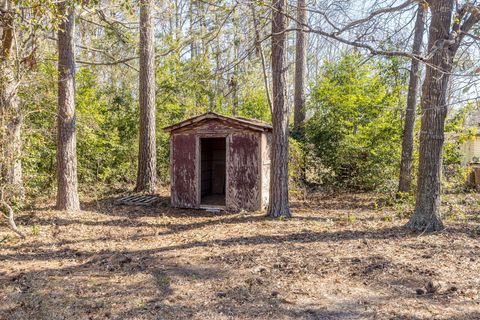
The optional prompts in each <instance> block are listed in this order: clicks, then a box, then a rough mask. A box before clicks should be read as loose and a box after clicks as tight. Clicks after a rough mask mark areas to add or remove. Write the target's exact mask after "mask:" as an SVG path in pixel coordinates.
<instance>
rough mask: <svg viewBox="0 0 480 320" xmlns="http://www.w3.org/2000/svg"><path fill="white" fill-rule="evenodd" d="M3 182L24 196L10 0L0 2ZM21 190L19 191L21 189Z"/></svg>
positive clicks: (0, 162)
mask: <svg viewBox="0 0 480 320" xmlns="http://www.w3.org/2000/svg"><path fill="white" fill-rule="evenodd" d="M0 31H1V35H2V36H1V39H0V184H4V185H6V186H8V189H11V190H16V191H17V192H15V193H18V194H20V195H23V186H22V163H21V136H20V130H21V126H22V115H21V112H20V103H19V99H18V93H17V91H18V84H19V79H18V78H19V75H18V73H16V72H15V70H16V66H18V64H19V61H17V60H16V58H18V57H16V55H15V54H13V53H12V51H13V49H14V45H15V41H14V37H15V8H14V7H13V4H12V3H11V1H3V2H2V3H1V4H0ZM18 191H20V192H18Z"/></svg>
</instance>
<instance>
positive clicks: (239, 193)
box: [226, 131, 261, 211]
mask: <svg viewBox="0 0 480 320" xmlns="http://www.w3.org/2000/svg"><path fill="white" fill-rule="evenodd" d="M227 148H228V151H227V152H228V157H227V160H228V161H227V197H226V202H227V208H228V209H230V210H239V209H244V210H249V211H255V210H259V209H260V207H261V200H260V196H261V193H260V178H259V177H260V176H259V174H260V168H259V158H258V157H259V150H260V134H258V133H250V132H248V131H244V132H238V133H232V134H231V135H229V137H228V143H227Z"/></svg>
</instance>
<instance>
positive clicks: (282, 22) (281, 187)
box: [268, 0, 291, 218]
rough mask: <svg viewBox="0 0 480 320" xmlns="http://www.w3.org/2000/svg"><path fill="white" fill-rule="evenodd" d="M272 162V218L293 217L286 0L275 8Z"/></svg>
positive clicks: (273, 15)
mask: <svg viewBox="0 0 480 320" xmlns="http://www.w3.org/2000/svg"><path fill="white" fill-rule="evenodd" d="M272 8H273V9H272V11H273V12H272V89H273V114H272V126H273V131H272V147H271V148H272V150H271V152H272V155H271V156H272V160H271V167H270V170H271V171H270V172H271V173H270V177H271V178H270V201H269V206H268V215H269V216H270V217H272V218H278V217H285V218H289V217H291V213H290V208H289V207H288V107H287V103H286V99H285V97H286V85H285V69H286V59H285V58H286V56H285V32H283V31H284V30H285V27H286V17H285V14H284V11H285V10H286V0H273V7H272Z"/></svg>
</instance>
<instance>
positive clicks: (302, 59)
mask: <svg viewBox="0 0 480 320" xmlns="http://www.w3.org/2000/svg"><path fill="white" fill-rule="evenodd" d="M306 23H307V10H306V4H305V0H297V29H298V30H297V41H296V42H297V43H296V48H295V93H294V99H293V110H294V113H293V129H294V132H295V133H298V134H301V133H302V131H303V123H304V121H305V78H306V74H307V34H306V33H305V32H303V31H301V30H303V29H304V27H303V25H304V24H306Z"/></svg>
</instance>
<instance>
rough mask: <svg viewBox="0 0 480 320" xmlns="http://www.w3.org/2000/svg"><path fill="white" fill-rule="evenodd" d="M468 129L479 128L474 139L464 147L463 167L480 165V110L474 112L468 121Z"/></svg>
mask: <svg viewBox="0 0 480 320" xmlns="http://www.w3.org/2000/svg"><path fill="white" fill-rule="evenodd" d="M466 124H467V127H468V128H478V130H477V133H476V135H475V137H474V138H472V139H470V140H468V141H466V142H465V144H464V145H463V148H462V149H463V150H462V153H463V158H462V165H464V166H466V165H469V164H472V163H475V164H477V163H478V164H480V108H479V109H477V110H475V111H474V112H472V113H471V114H470V115H469V116H468V119H467V123H466Z"/></svg>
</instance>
